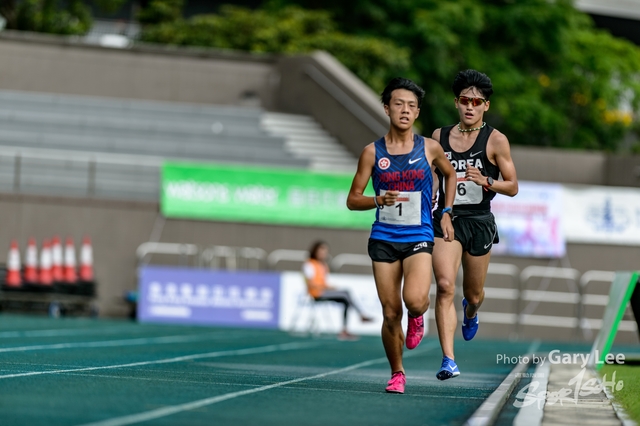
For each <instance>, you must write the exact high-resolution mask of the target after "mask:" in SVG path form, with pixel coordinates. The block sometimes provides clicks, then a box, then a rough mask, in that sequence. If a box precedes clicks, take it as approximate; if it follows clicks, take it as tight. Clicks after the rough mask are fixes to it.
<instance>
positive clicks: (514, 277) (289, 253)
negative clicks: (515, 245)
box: [136, 242, 635, 339]
mask: <svg viewBox="0 0 640 426" xmlns="http://www.w3.org/2000/svg"><path fill="white" fill-rule="evenodd" d="M136 254H137V256H138V262H139V264H144V263H145V261H147V260H148V257H149V256H150V255H152V254H169V255H177V256H180V257H181V262H183V263H184V260H185V259H186V257H191V258H192V259H193V260H195V262H193V263H194V264H197V266H199V267H208V268H212V269H227V270H237V269H253V270H259V269H271V270H273V269H276V267H277V266H278V265H279V264H280V263H281V262H294V263H299V264H300V265H302V263H303V262H305V261H306V260H307V259H308V258H309V252H308V251H306V250H290V249H278V250H273V251H271V252H270V253H267V252H266V251H265V250H263V249H261V248H257V247H231V246H222V245H212V246H209V247H206V248H202V249H201V248H200V247H198V246H196V245H194V244H173V243H152V242H148V243H144V244H141V245H140V247H138V250H137V252H136ZM329 265H330V267H331V269H332V270H333V271H338V270H340V269H341V268H342V267H344V266H360V267H370V266H371V259H370V258H369V256H367V255H363V254H355V253H340V254H338V255H336V256H335V257H333V258H332V259H331V260H330V262H329ZM491 276H504V277H507V278H508V279H509V282H510V284H509V286H508V287H502V288H499V287H485V295H486V300H491V299H493V300H504V301H511V302H512V303H513V304H514V305H513V312H514V313H508V312H489V311H483V319H482V320H483V322H485V323H494V324H505V325H512V332H511V333H512V335H511V337H512V338H518V337H519V336H520V335H521V333H522V332H523V326H542V327H552V328H567V329H574V330H575V335H576V338H578V337H580V336H581V337H582V338H585V339H590V338H591V337H592V329H593V328H598V327H599V324H600V323H601V319H597V318H586V317H585V306H588V305H589V306H603V307H604V306H606V305H607V302H608V299H609V298H608V295H606V294H587V292H586V289H587V287H588V286H589V285H590V284H591V283H594V282H600V283H611V282H613V279H614V277H615V272H613V271H598V270H590V271H586V272H584V273H580V271H578V270H577V269H574V268H559V267H545V266H528V267H526V268H524V269H522V270H520V269H519V268H518V267H517V266H516V265H513V264H507V263H490V264H489V267H488V271H487V282H490V281H491V278H490V277H491ZM535 278H538V279H540V281H539V283H538V286H537V288H527V284H529V283H530V281H531V280H532V279H535ZM551 280H566V282H567V286H568V288H569V291H557V289H554V290H549V287H550V283H551ZM434 287H435V286H434ZM433 292H435V288H432V293H433ZM540 304H556V305H557V304H568V305H573V309H572V311H573V312H572V315H567V316H558V315H549V314H535V311H536V309H537V308H538V306H539V305H540ZM620 330H624V331H633V330H635V323H633V324H632V322H630V321H623V322H622V324H621V326H620Z"/></svg>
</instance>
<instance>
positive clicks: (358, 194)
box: [347, 144, 398, 210]
mask: <svg viewBox="0 0 640 426" xmlns="http://www.w3.org/2000/svg"><path fill="white" fill-rule="evenodd" d="M375 161H376V148H375V145H374V144H369V145H367V146H366V147H365V148H364V149H363V150H362V154H360V159H359V160H358V170H357V171H356V174H355V176H354V177H353V182H351V189H350V190H349V196H348V197H347V208H348V209H349V210H371V209H375V208H376V202H375V201H374V197H367V196H365V195H364V190H365V188H366V187H367V183H369V179H370V178H371V173H372V171H373V166H374V164H375ZM396 198H398V191H387V192H386V193H385V195H384V196H382V195H378V196H377V197H376V199H377V202H378V205H380V206H382V205H385V206H393V205H394V204H395V203H396Z"/></svg>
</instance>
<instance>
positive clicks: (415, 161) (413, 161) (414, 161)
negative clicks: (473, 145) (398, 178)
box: [409, 151, 482, 164]
mask: <svg viewBox="0 0 640 426" xmlns="http://www.w3.org/2000/svg"><path fill="white" fill-rule="evenodd" d="M480 152H482V151H480ZM418 161H420V159H419V158H414V159H412V160H409V164H413V163H417V162H418Z"/></svg>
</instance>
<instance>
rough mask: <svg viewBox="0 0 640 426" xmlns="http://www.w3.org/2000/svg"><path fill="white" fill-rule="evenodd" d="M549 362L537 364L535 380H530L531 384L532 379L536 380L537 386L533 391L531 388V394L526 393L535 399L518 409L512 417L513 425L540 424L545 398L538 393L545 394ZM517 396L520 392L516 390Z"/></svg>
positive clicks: (547, 384) (545, 356)
mask: <svg viewBox="0 0 640 426" xmlns="http://www.w3.org/2000/svg"><path fill="white" fill-rule="evenodd" d="M542 356H544V359H547V360H548V359H549V355H548V354H545V355H542ZM550 364H551V363H550V362H548V361H547V362H545V363H544V364H538V365H537V367H536V370H535V373H534V375H533V377H534V378H535V380H533V379H532V380H531V383H532V384H533V382H534V381H536V382H538V387H537V388H535V392H534V391H533V390H532V391H531V394H530V395H528V397H529V398H533V399H537V400H538V401H536V402H535V403H533V404H529V405H525V406H524V407H522V408H520V410H518V414H516V417H515V418H514V419H513V425H514V426H540V425H541V424H542V417H543V416H544V403H545V399H546V398H544V397H543V398H540V397H539V396H538V395H540V394H542V392H544V394H543V395H546V394H547V387H548V386H549V373H550V372H551V370H550V367H549V365H550ZM518 396H520V392H518Z"/></svg>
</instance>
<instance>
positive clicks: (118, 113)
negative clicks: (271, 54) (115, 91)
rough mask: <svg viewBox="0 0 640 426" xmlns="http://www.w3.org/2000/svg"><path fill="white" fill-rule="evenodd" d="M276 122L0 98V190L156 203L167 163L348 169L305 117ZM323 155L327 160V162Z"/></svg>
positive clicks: (97, 101)
mask: <svg viewBox="0 0 640 426" xmlns="http://www.w3.org/2000/svg"><path fill="white" fill-rule="evenodd" d="M277 118H278V120H275V122H274V116H273V115H269V114H268V113H266V112H265V111H263V110H262V109H259V108H251V107H230V106H211V105H198V104H182V103H169V102H151V101H134V100H121V99H108V98H98V97H79V96H61V95H52V94H43V93H25V92H12V91H0V147H1V148H2V149H1V152H2V154H1V155H0V164H2V166H3V167H2V168H0V170H1V172H0V189H2V190H6V191H14V192H24V193H35V194H37V193H44V194H48V195H69V196H92V197H108V198H122V199H144V200H157V197H158V190H159V168H160V166H161V164H162V162H163V161H164V160H167V159H171V160H187V161H191V160H193V161H206V162H217V163H242V164H259V165H266V166H278V167H282V166H284V167H295V168H313V169H321V168H322V166H323V162H324V166H325V168H326V169H330V168H331V167H338V168H339V167H340V165H344V164H351V163H349V161H352V160H349V159H348V160H346V163H345V160H341V158H343V157H345V155H346V156H348V155H349V154H348V153H346V151H345V150H344V148H342V147H341V146H340V145H339V144H338V143H337V142H336V141H335V139H332V138H331V137H329V136H328V135H327V134H326V132H324V131H323V130H322V128H321V127H320V126H319V125H317V123H315V122H314V120H313V119H312V118H310V117H305V116H295V115H290V114H281V115H279V116H277ZM265 123H267V125H268V126H266V125H265ZM265 127H268V129H266V128H265ZM296 127H297V129H298V130H297V133H296V132H295V131H294V133H293V134H291V131H290V129H291V128H294V129H295V128H296ZM279 129H280V130H279ZM323 144H324V145H323ZM301 145H302V146H303V148H302V149H300V146H301ZM309 145H313V146H311V147H309ZM326 145H328V147H327V146H326ZM292 146H293V147H294V148H293V149H292V148H291V147H292ZM305 146H306V147H307V149H306V150H305V149H304V147H305ZM296 148H297V150H296ZM330 151H331V152H332V154H330V155H333V157H334V160H332V161H328V162H327V154H326V153H327V152H330ZM343 151H344V152H343ZM345 153H346V154H345Z"/></svg>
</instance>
